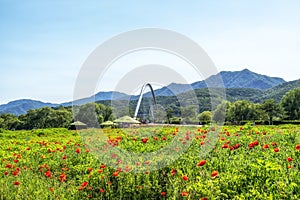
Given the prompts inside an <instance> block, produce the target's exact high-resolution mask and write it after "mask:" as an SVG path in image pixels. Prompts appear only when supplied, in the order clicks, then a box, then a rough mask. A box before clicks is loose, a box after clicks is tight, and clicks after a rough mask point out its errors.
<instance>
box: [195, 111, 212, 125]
mask: <svg viewBox="0 0 300 200" xmlns="http://www.w3.org/2000/svg"><path fill="white" fill-rule="evenodd" d="M198 118H199V120H200V122H204V123H210V122H211V120H212V113H211V112H210V111H203V112H202V113H200V114H199V115H198Z"/></svg>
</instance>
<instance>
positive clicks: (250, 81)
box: [0, 69, 300, 115]
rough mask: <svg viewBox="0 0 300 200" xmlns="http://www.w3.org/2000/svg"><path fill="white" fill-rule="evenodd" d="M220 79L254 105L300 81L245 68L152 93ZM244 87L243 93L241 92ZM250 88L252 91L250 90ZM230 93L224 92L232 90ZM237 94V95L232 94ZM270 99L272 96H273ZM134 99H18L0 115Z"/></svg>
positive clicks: (108, 95) (116, 95)
mask: <svg viewBox="0 0 300 200" xmlns="http://www.w3.org/2000/svg"><path fill="white" fill-rule="evenodd" d="M218 76H219V77H221V78H222V80H223V83H224V87H225V88H227V89H230V88H231V89H233V90H234V88H237V89H240V90H239V92H238V93H239V94H242V95H244V96H245V98H246V99H250V100H253V101H256V102H259V101H261V99H264V98H268V97H269V96H270V97H273V98H274V95H275V98H274V99H276V100H278V99H279V98H281V97H280V96H283V94H285V91H288V90H289V88H291V89H292V88H293V87H296V86H297V87H300V80H297V81H292V82H286V81H285V80H284V79H282V78H278V77H269V76H266V75H261V74H257V73H254V72H252V71H250V70H248V69H244V70H241V71H222V72H220V73H218V74H216V75H212V76H210V77H209V78H207V79H206V80H205V81H198V82H194V83H192V84H179V83H171V84H169V85H168V86H165V87H162V88H160V89H157V90H155V91H154V93H155V95H156V96H174V95H178V94H180V93H184V92H187V91H190V90H192V89H203V88H206V87H207V84H208V85H209V86H211V87H220V86H219V85H216V83H218V81H216V79H217V78H218ZM243 88H245V91H243ZM249 89H252V90H249ZM233 90H227V92H229V91H233ZM249 91H251V95H253V97H250V96H249V93H247V92H249ZM233 93H234V94H236V92H233ZM271 94H272V95H273V96H272V95H271ZM144 96H145V97H149V96H151V93H150V92H149V93H146V94H145V95H144ZM230 98H231V100H234V99H235V97H234V96H230ZM239 98H240V97H239ZM112 99H114V100H116V99H118V100H129V99H130V100H136V99H138V96H131V95H128V94H125V93H121V92H112V91H110V92H99V93H97V94H95V96H92V97H88V98H83V99H80V100H76V101H74V102H65V103H61V104H52V103H44V102H41V101H36V100H30V99H21V100H17V101H12V102H9V103H8V104H4V105H0V113H12V114H14V115H20V114H25V113H26V112H27V111H28V110H30V109H37V108H41V107H46V106H47V107H56V106H60V105H62V106H72V105H73V103H74V104H76V105H81V104H85V103H88V102H94V101H107V100H112Z"/></svg>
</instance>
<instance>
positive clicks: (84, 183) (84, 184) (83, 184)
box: [81, 182, 89, 187]
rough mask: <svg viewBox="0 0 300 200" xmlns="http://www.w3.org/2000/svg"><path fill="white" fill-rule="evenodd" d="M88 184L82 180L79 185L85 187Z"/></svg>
mask: <svg viewBox="0 0 300 200" xmlns="http://www.w3.org/2000/svg"><path fill="white" fill-rule="evenodd" d="M88 184H89V183H88V182H83V183H82V184H81V187H86V186H87V185H88Z"/></svg>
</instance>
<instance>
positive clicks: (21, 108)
mask: <svg viewBox="0 0 300 200" xmlns="http://www.w3.org/2000/svg"><path fill="white" fill-rule="evenodd" d="M56 106H59V104H53V103H44V102H42V101H37V100H31V99H20V100H16V101H11V102H9V103H7V104H3V105H0V113H11V114H14V115H21V114H25V113H26V112H27V111H28V110H30V109H38V108H41V107H56Z"/></svg>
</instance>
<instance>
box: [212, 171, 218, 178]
mask: <svg viewBox="0 0 300 200" xmlns="http://www.w3.org/2000/svg"><path fill="white" fill-rule="evenodd" d="M218 175H219V172H218V171H213V172H212V173H211V177H212V178H214V177H216V176H218Z"/></svg>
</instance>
